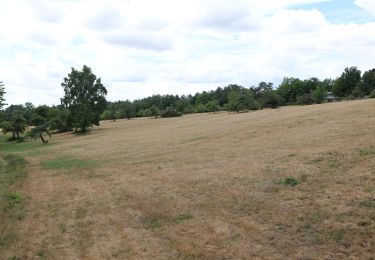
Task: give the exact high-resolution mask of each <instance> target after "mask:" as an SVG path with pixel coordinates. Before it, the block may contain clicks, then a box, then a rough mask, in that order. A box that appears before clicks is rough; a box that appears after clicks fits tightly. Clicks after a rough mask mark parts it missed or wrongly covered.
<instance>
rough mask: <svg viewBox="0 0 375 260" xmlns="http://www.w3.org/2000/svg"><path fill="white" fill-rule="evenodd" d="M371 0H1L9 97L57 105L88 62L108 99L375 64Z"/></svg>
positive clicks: (0, 72) (1, 56)
mask: <svg viewBox="0 0 375 260" xmlns="http://www.w3.org/2000/svg"><path fill="white" fill-rule="evenodd" d="M374 32H375V1H374V0H331V1H329V0H326V1H325V0H262V1H256V0H205V1H202V0H105V1H104V0H0V81H3V82H4V84H5V87H6V91H7V95H6V99H7V102H8V103H13V104H15V103H25V102H28V101H31V102H33V103H34V104H48V105H52V104H58V103H59V99H60V97H62V96H63V89H62V87H61V85H60V84H61V82H62V80H63V78H64V77H65V76H66V75H67V74H68V73H69V72H70V69H71V67H75V68H77V69H81V67H82V66H83V65H84V64H86V65H88V66H90V67H91V68H92V69H93V72H94V73H95V74H96V75H97V76H99V77H101V78H102V81H103V83H104V84H105V86H106V87H107V89H108V91H109V94H108V99H109V100H119V99H121V100H124V99H135V98H141V97H145V96H148V95H152V94H189V93H192V94H193V93H195V92H197V91H202V90H209V89H214V88H216V87H218V86H225V85H227V84H230V83H238V84H242V85H244V86H251V85H254V84H257V83H258V82H259V81H271V82H274V83H275V84H278V83H280V81H281V80H282V78H283V77H284V76H295V77H300V78H307V77H311V76H317V77H319V78H326V77H336V76H338V75H339V74H340V73H341V72H342V71H343V69H344V68H345V67H347V66H353V65H355V66H358V67H359V68H360V69H361V70H368V69H370V68H374V67H375V63H374V61H375V33H374Z"/></svg>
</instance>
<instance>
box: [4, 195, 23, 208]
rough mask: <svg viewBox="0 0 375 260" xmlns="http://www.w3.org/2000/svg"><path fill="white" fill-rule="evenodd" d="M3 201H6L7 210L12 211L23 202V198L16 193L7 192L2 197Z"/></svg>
mask: <svg viewBox="0 0 375 260" xmlns="http://www.w3.org/2000/svg"><path fill="white" fill-rule="evenodd" d="M4 199H5V200H6V201H7V208H9V209H12V208H14V207H16V206H18V205H19V204H21V202H22V201H23V196H22V195H21V194H20V193H18V192H8V193H6V194H5V195H4Z"/></svg>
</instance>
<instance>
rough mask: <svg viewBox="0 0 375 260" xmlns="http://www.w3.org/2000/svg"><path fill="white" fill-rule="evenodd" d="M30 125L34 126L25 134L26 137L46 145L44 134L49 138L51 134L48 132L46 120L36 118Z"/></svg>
mask: <svg viewBox="0 0 375 260" xmlns="http://www.w3.org/2000/svg"><path fill="white" fill-rule="evenodd" d="M32 124H33V125H34V126H35V127H33V128H32V129H31V130H30V131H29V132H28V133H27V134H26V137H27V138H30V139H33V140H36V139H38V138H39V139H40V140H41V141H42V143H44V144H47V143H48V141H47V140H46V139H44V136H43V135H44V134H46V135H48V136H49V137H50V138H51V132H50V130H49V124H48V123H47V120H46V119H45V118H44V117H42V116H36V117H35V118H33V120H32Z"/></svg>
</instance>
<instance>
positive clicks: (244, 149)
mask: <svg viewBox="0 0 375 260" xmlns="http://www.w3.org/2000/svg"><path fill="white" fill-rule="evenodd" d="M0 153H1V154H3V155H4V154H14V155H17V156H22V157H24V158H26V160H27V164H26V166H25V167H26V170H27V177H23V178H22V180H20V182H18V183H17V184H15V183H9V184H8V188H7V190H6V189H5V188H4V189H3V190H4V192H10V191H11V192H13V193H11V194H10V195H14V196H13V197H10V198H11V199H14V200H16V201H17V198H18V197H17V196H18V195H19V197H20V198H22V212H21V213H22V217H19V218H17V217H15V216H14V214H13V213H12V214H11V213H9V214H8V213H4V214H3V215H0V216H1V217H2V218H3V219H2V225H3V227H2V229H1V232H2V233H1V234H0V236H2V237H0V254H1V257H0V258H2V259H39V258H40V259H114V258H118V259H254V258H260V259H287V258H292V259H321V258H326V259H344V258H354V259H374V255H375V254H374V252H375V100H363V101H351V102H341V103H331V104H324V105H314V106H298V107H283V108H280V109H276V110H263V111H256V112H250V113H240V114H230V113H219V114H216V115H214V114H199V115H198V114H196V115H188V116H183V117H181V118H173V119H135V120H129V121H128V120H124V121H117V122H103V123H102V125H101V126H100V127H97V128H94V130H93V131H91V132H90V133H89V134H88V135H85V136H76V135H73V134H61V135H54V136H53V137H52V140H51V144H49V145H41V144H39V143H25V144H17V145H9V144H4V143H1V144H0ZM17 158H18V157H17ZM3 164H5V165H7V164H6V162H4V163H3ZM4 183H5V182H4ZM5 190H6V191H5ZM7 194H8V197H9V196H10V195H9V193H7ZM8 197H6V196H3V199H2V200H6V198H8ZM17 203H18V202H17ZM3 204H4V203H3ZM7 205H8V204H6V203H5V204H4V206H3V209H2V210H3V211H4V212H8V211H9V212H10V210H13V209H9V205H8V206H7ZM6 207H8V208H7V209H6ZM6 210H8V211H6ZM18 210H20V209H18ZM17 212H18V211H17ZM17 214H19V213H17ZM1 241H3V243H1ZM12 257H13V258H12Z"/></svg>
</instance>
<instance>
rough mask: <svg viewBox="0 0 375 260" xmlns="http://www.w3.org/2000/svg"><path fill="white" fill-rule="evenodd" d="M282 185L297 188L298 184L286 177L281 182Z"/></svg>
mask: <svg viewBox="0 0 375 260" xmlns="http://www.w3.org/2000/svg"><path fill="white" fill-rule="evenodd" d="M282 183H283V184H284V185H286V186H292V187H294V186H297V185H298V184H299V183H298V181H297V180H296V179H295V178H293V177H286V178H285V179H283V180H282Z"/></svg>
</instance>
